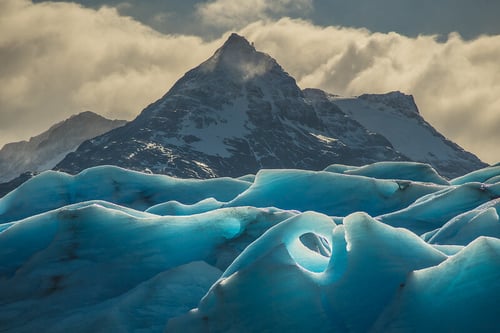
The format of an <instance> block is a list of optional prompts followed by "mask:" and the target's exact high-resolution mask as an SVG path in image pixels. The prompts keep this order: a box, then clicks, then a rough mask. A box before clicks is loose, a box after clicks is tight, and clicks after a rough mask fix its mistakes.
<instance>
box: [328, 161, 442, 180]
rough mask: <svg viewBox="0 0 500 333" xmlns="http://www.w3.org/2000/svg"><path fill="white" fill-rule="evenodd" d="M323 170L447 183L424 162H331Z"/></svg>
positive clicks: (372, 176)
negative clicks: (363, 163)
mask: <svg viewBox="0 0 500 333" xmlns="http://www.w3.org/2000/svg"><path fill="white" fill-rule="evenodd" d="M325 171H329V172H335V173H341V174H345V175H358V176H366V177H371V178H377V179H401V180H413V181H417V182H424V183H425V182H427V183H434V184H439V185H449V182H448V181H447V180H446V179H445V178H443V177H441V176H440V175H439V174H438V173H437V172H436V170H434V169H433V168H432V167H431V166H430V165H429V164H426V163H414V162H376V163H372V164H368V165H364V166H361V167H354V166H349V165H342V164H332V165H330V166H328V167H327V168H325Z"/></svg>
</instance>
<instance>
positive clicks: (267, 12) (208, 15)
mask: <svg viewBox="0 0 500 333" xmlns="http://www.w3.org/2000/svg"><path fill="white" fill-rule="evenodd" d="M312 7H313V5H312V0H273V1H268V0H247V1H233V0H215V1H212V2H208V3H204V4H201V5H198V7H197V14H198V15H199V16H200V17H201V18H202V21H203V23H205V24H206V25H209V26H217V27H222V28H227V29H235V28H241V27H244V26H245V25H247V24H249V23H251V22H254V21H257V20H262V19H267V18H270V17H273V16H276V15H287V14H291V13H301V12H309V11H310V10H311V9H312Z"/></svg>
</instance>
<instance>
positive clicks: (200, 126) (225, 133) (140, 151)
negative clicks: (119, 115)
mask: <svg viewBox="0 0 500 333" xmlns="http://www.w3.org/2000/svg"><path fill="white" fill-rule="evenodd" d="M360 98H362V97H360ZM387 98H388V100H390V101H393V102H394V103H401V101H397V100H395V99H394V98H391V96H389V97H387ZM403 104H404V103H403ZM402 107H406V105H402ZM414 115H415V112H413V113H412V116H413V117H414ZM416 116H419V115H418V111H417V113H416ZM383 160H384V161H385V160H389V161H397V160H411V158H410V157H408V156H407V155H406V153H405V152H404V151H397V150H396V149H395V148H394V147H393V145H392V143H391V142H390V141H389V140H388V139H387V138H386V137H385V136H384V135H383V134H380V133H377V132H375V131H371V130H369V129H367V127H366V126H363V125H362V124H360V122H358V121H357V120H355V118H354V117H352V116H350V115H349V114H348V113H346V112H344V111H343V110H342V108H341V107H339V106H338V105H337V104H336V103H335V101H332V99H331V98H330V96H329V95H328V94H326V93H324V92H323V91H321V90H312V89H308V90H305V91H302V90H301V89H300V88H299V87H298V86H297V84H296V82H295V80H294V79H293V78H292V77H291V76H290V75H288V74H287V73H286V72H285V71H284V70H283V69H282V68H281V66H280V65H279V64H278V63H277V62H276V61H275V60H274V59H273V58H271V57H270V56H269V55H267V54H264V53H261V52H258V51H256V50H255V48H254V47H253V46H252V45H250V44H249V43H248V41H246V40H245V39H244V38H243V37H240V36H238V35H236V34H233V35H231V37H230V38H229V39H228V40H227V42H226V43H225V44H224V45H223V46H222V47H221V48H220V49H219V50H217V51H216V52H215V54H214V55H213V56H212V57H211V58H210V59H208V60H207V61H205V62H204V63H202V64H201V65H199V66H198V67H196V68H194V69H192V70H191V71H189V72H187V73H186V74H185V75H184V77H182V78H181V79H180V80H179V81H178V82H177V83H176V84H175V85H174V86H173V87H172V89H171V90H170V91H169V92H168V93H167V94H166V95H164V96H163V97H162V98H161V99H159V100H158V101H156V102H154V103H153V104H151V105H149V106H148V107H147V108H146V109H144V110H143V111H142V112H141V114H140V115H139V116H138V117H137V118H136V119H135V120H134V121H132V122H130V123H128V124H127V125H125V126H123V127H121V128H117V129H115V130H112V131H110V132H108V133H106V134H104V135H102V136H100V137H97V138H95V139H92V140H89V141H86V142H85V143H83V144H82V145H81V146H80V147H79V148H78V149H77V150H76V151H75V152H74V153H70V154H69V155H67V156H66V158H65V159H64V160H63V161H62V162H61V163H59V164H58V165H57V166H56V169H57V170H62V171H65V172H69V173H77V172H79V171H81V170H83V169H85V168H88V167H91V166H96V165H103V164H111V165H118V166H121V167H125V168H129V169H133V170H139V171H144V170H149V171H152V172H154V173H160V174H168V175H173V176H177V177H194V178H209V177H218V176H232V177H237V176H241V175H244V174H248V173H255V172H256V171H258V170H259V169H261V168H301V169H312V170H319V169H323V168H325V167H326V166H328V165H330V164H332V163H343V164H351V165H363V164H367V163H371V162H375V161H383ZM477 161H478V162H479V164H480V161H479V160H477ZM479 164H478V165H479ZM478 165H471V166H470V169H471V170H472V169H475V168H477V167H479V166H478Z"/></svg>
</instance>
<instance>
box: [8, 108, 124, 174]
mask: <svg viewBox="0 0 500 333" xmlns="http://www.w3.org/2000/svg"><path fill="white" fill-rule="evenodd" d="M125 123H126V122H125V121H123V120H109V119H106V118H104V117H101V116H100V115H97V114H95V113H93V112H90V111H86V112H82V113H80V114H77V115H73V116H71V117H70V118H68V119H66V120H64V121H62V122H60V123H57V124H55V125H53V126H52V127H50V128H49V129H48V130H47V131H45V132H43V133H41V134H39V135H37V136H35V137H32V138H31V139H30V140H29V141H20V142H14V143H8V144H6V145H5V146H4V147H3V148H2V149H1V150H0V182H9V181H11V180H14V178H16V177H17V176H19V175H20V174H24V173H26V172H35V173H37V172H41V171H44V170H49V169H52V168H53V167H54V166H55V165H56V164H57V163H58V162H59V161H61V160H62V159H63V158H64V156H66V154H68V153H69V152H71V151H74V150H75V149H76V148H77V147H78V146H79V145H80V144H81V143H82V142H83V141H85V140H88V139H91V138H93V137H96V136H98V135H101V134H103V133H106V132H108V131H110V130H112V129H114V128H116V127H119V126H123V125H124V124H125ZM21 178H23V177H21ZM24 178H26V177H24Z"/></svg>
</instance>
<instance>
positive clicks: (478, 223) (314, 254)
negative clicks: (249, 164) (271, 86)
mask: <svg viewBox="0 0 500 333" xmlns="http://www.w3.org/2000/svg"><path fill="white" fill-rule="evenodd" d="M499 176H500V169H499V168H497V167H491V168H486V169H482V170H478V171H476V172H474V173H471V174H469V175H465V176H463V177H460V178H457V179H452V180H446V179H444V178H443V177H441V176H439V174H437V173H436V172H435V171H434V170H433V169H432V168H430V167H428V166H426V165H421V164H417V163H415V164H411V163H406V162H405V163H401V164H400V165H399V164H398V163H393V162H390V163H376V164H373V165H368V166H363V167H354V166H343V165H333V166H330V167H329V168H327V169H326V170H325V171H317V172H313V171H303V170H262V171H260V172H259V173H258V174H257V175H255V177H254V176H251V175H250V176H246V177H244V179H231V178H224V179H214V180H211V181H193V180H182V179H174V178H170V177H167V176H157V175H145V174H140V173H137V172H131V171H128V170H125V169H120V168H116V167H97V168H92V169H88V170H86V171H84V172H83V173H81V174H80V175H77V176H68V175H66V174H63V173H55V172H48V173H43V174H41V175H39V176H37V177H35V178H33V179H32V180H30V181H28V182H27V183H25V184H24V185H23V186H21V187H19V188H18V189H16V190H15V191H13V192H11V193H10V194H8V195H7V196H6V197H4V198H2V199H0V220H1V221H2V222H4V223H3V224H0V263H1V264H0V331H9V332H33V331H50V332H68V331H74V332H163V331H166V332H265V331H272V332H315V331H317V332H367V331H373V332H402V331H403V332H408V331H409V332H421V331H452V332H471V331H474V332H491V331H495V330H496V329H497V328H498V325H499V324H500V321H499V319H498V310H497V305H496V302H497V300H498V297H500V282H499V281H500V221H499V209H500V183H499V182H497V181H495V180H496V179H498V177H499Z"/></svg>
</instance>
